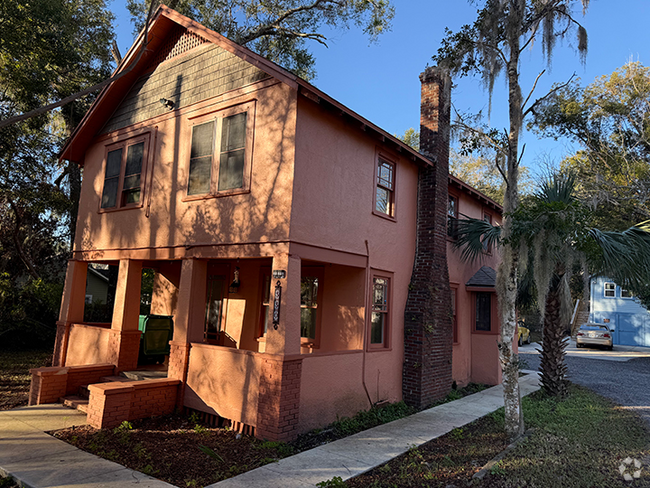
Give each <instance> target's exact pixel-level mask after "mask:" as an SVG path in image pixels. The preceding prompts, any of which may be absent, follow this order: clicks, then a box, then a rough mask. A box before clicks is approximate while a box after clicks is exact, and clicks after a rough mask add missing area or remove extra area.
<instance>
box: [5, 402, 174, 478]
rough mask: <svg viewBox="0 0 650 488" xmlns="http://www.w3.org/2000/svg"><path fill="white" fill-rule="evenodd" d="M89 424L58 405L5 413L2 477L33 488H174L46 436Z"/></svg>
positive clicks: (71, 411) (82, 416)
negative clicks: (67, 428) (130, 487)
mask: <svg viewBox="0 0 650 488" xmlns="http://www.w3.org/2000/svg"><path fill="white" fill-rule="evenodd" d="M85 423H86V414H84V413H81V412H77V411H76V410H72V409H70V408H66V407H63V406H61V405H58V404H53V405H36V406H33V407H23V408H16V409H14V410H6V411H2V412H0V474H3V475H5V476H6V475H10V476H13V477H14V478H15V479H16V480H18V481H19V482H20V484H22V485H23V486H25V487H30V488H49V487H57V488H72V487H74V488H122V487H125V486H138V487H140V488H171V487H172V485H170V484H169V483H165V482H163V481H160V480H157V479H155V478H152V477H151V476H147V475H145V474H143V473H139V472H137V471H133V470H131V469H128V468H125V467H124V466H121V465H119V464H116V463H113V462H111V461H107V460H105V459H101V458H99V457H97V456H94V455H92V454H89V453H87V452H84V451H80V450H79V449H77V448H75V447H72V446H71V445H70V444H68V443H66V442H63V441H60V440H58V439H55V438H54V437H52V436H50V435H48V434H45V433H44V431H50V430H57V429H64V428H66V427H72V426H73V425H84V424H85Z"/></svg>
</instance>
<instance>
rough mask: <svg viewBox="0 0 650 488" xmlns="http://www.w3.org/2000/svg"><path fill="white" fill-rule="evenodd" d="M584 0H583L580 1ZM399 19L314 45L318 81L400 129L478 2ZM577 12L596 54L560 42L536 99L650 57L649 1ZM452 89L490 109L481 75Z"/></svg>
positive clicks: (528, 67)
mask: <svg viewBox="0 0 650 488" xmlns="http://www.w3.org/2000/svg"><path fill="white" fill-rule="evenodd" d="M576 3H577V4H578V5H579V2H576ZM393 4H394V6H395V19H394V21H393V28H392V30H391V31H390V32H387V33H385V34H383V35H382V36H381V37H380V38H379V41H378V42H377V43H375V44H369V42H368V39H367V37H365V36H364V35H363V33H361V32H360V31H358V30H355V29H354V28H351V29H350V30H335V31H327V32H324V33H325V34H326V35H327V36H328V38H329V47H328V48H325V47H323V46H321V45H319V44H318V43H314V44H313V48H312V52H313V53H314V54H315V56H316V70H317V77H316V79H314V80H313V81H312V83H313V84H314V85H316V86H317V87H318V88H320V89H321V90H323V91H324V92H325V93H327V94H328V95H330V96H332V97H333V98H335V99H337V100H338V101H339V102H341V103H343V104H344V105H346V106H348V107H349V108H351V109H352V110H354V111H356V112H357V113H359V114H360V115H362V116H364V117H365V118H367V119H368V120H370V121H371V122H373V123H375V124H377V125H378V126H380V127H382V128H383V129H384V130H386V131H388V132H390V133H393V134H402V133H404V131H405V130H406V129H408V128H409V127H415V128H418V127H419V116H420V108H419V102H420V81H419V79H418V75H419V73H421V72H422V71H423V69H424V68H425V67H426V66H427V65H431V64H432V61H431V56H432V55H433V54H434V53H435V52H436V51H437V49H438V47H439V45H440V40H441V39H442V38H443V36H444V29H445V27H449V28H450V29H451V30H452V31H457V30H458V29H459V27H460V26H462V25H463V24H466V23H471V22H473V21H474V19H475V16H476V8H475V7H474V6H472V5H471V4H470V3H469V2H467V1H466V0H393ZM111 9H112V10H113V12H114V14H115V15H116V17H117V19H116V21H117V25H116V33H117V41H118V45H119V47H120V50H121V51H122V53H124V52H126V50H127V49H128V48H129V46H130V45H131V43H132V41H133V35H132V31H133V27H132V24H131V23H130V17H129V15H128V12H127V11H126V8H125V7H124V3H123V2H122V1H121V0H115V1H114V2H113V3H112V4H111ZM575 16H576V18H578V19H579V21H580V22H581V23H582V24H583V25H584V26H585V27H586V28H587V32H588V35H589V54H588V55H587V63H586V66H583V65H581V63H580V60H579V58H578V56H577V54H575V52H574V50H573V46H575V45H576V44H577V43H576V41H575V39H574V37H571V38H569V37H567V38H566V39H565V40H564V41H562V42H558V44H557V45H556V49H555V55H554V58H553V64H552V67H551V69H550V70H549V69H547V71H546V73H545V74H544V76H543V77H542V78H541V80H540V82H539V83H538V86H537V90H536V92H535V95H536V96H535V95H534V98H537V97H539V96H542V95H543V94H545V93H546V91H547V90H548V89H549V87H550V86H551V85H552V84H553V83H555V82H562V81H565V80H567V79H568V78H569V77H570V76H571V74H573V73H574V72H575V73H576V75H577V76H579V77H580V78H581V80H582V82H583V83H584V84H587V83H591V82H592V81H593V80H594V79H595V78H596V77H599V76H601V75H605V74H609V73H611V72H612V71H614V70H615V69H617V68H619V67H620V66H622V65H623V64H625V63H626V62H627V61H629V60H634V61H641V62H642V63H644V64H645V65H648V64H649V63H650V61H649V60H648V58H649V53H648V49H650V25H649V23H648V21H649V20H650V0H591V3H590V7H589V10H588V11H587V14H586V15H585V16H584V17H583V16H582V12H581V9H579V8H578V6H576V11H575ZM545 67H546V66H545V62H544V59H543V58H542V53H541V46H540V45H537V46H535V47H533V49H532V50H531V51H530V52H527V53H524V55H523V56H522V65H521V71H522V76H523V78H522V79H523V81H522V88H523V92H524V97H525V96H526V95H527V93H528V91H529V90H530V87H532V83H533V81H534V79H535V77H536V76H537V75H538V73H539V72H540V71H541V70H542V69H544V68H545ZM455 83H456V86H455V88H454V90H453V92H452V99H453V103H454V105H455V106H456V107H457V109H458V110H461V111H465V112H467V111H469V112H478V111H479V110H483V111H484V112H485V113H487V106H488V96H487V93H486V92H485V91H484V90H483V87H482V85H481V82H480V80H478V79H473V78H464V79H457V80H455ZM506 103H507V90H506V86H505V82H504V80H503V79H502V80H500V81H498V82H497V84H496V87H495V93H494V97H493V101H492V116H491V120H490V122H491V125H492V126H493V127H497V128H504V127H507V124H508V121H507V106H506ZM523 142H525V143H526V144H527V148H526V153H525V155H524V160H523V164H524V165H526V166H529V167H531V168H532V169H535V168H537V167H539V165H540V164H544V163H545V162H548V161H551V162H556V163H557V162H559V161H560V160H561V159H562V157H563V156H564V155H566V154H567V153H568V152H569V151H571V150H572V148H571V146H570V145H569V144H568V143H567V142H566V141H553V140H550V139H543V140H538V138H537V137H536V136H535V135H534V134H530V133H529V134H525V135H524V138H523Z"/></svg>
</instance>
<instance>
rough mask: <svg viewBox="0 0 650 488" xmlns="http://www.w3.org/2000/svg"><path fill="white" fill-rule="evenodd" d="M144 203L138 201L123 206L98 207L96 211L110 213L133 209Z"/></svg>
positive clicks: (140, 206)
mask: <svg viewBox="0 0 650 488" xmlns="http://www.w3.org/2000/svg"><path fill="white" fill-rule="evenodd" d="M143 206H144V205H143V204H142V203H138V204H135V205H124V206H123V207H115V208H100V209H99V210H98V211H97V213H100V214H102V213H111V212H121V211H122V210H133V209H135V208H142V207H143Z"/></svg>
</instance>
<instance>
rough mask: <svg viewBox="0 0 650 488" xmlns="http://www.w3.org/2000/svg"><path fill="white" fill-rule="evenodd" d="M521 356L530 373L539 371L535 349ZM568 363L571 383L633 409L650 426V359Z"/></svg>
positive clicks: (571, 359)
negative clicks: (530, 370)
mask: <svg viewBox="0 0 650 488" xmlns="http://www.w3.org/2000/svg"><path fill="white" fill-rule="evenodd" d="M537 347H541V346H537ZM614 350H615V351H616V346H614ZM519 354H520V358H521V359H522V360H523V361H525V363H524V366H525V367H526V368H527V369H532V370H535V371H537V370H538V369H539V354H537V353H536V352H535V350H534V348H531V347H530V346H529V347H524V348H522V349H521V350H520V352H519ZM566 363H567V366H568V368H569V372H568V378H569V380H571V381H572V382H574V383H576V384H579V385H582V386H586V387H588V388H590V389H592V390H593V391H595V392H596V393H598V394H600V395H603V396H605V397H607V398H610V399H611V400H613V401H614V402H616V403H618V404H619V405H622V406H624V407H629V408H631V409H633V410H634V411H636V412H637V413H638V414H639V415H640V416H641V417H643V418H644V419H645V420H646V421H647V422H648V424H649V425H650V357H641V358H635V359H630V360H628V361H620V360H604V359H587V358H580V357H571V356H568V357H567V358H566Z"/></svg>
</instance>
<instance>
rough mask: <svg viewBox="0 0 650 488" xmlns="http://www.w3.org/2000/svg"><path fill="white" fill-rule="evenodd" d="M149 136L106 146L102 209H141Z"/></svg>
mask: <svg viewBox="0 0 650 488" xmlns="http://www.w3.org/2000/svg"><path fill="white" fill-rule="evenodd" d="M148 142H149V135H148V134H146V135H144V136H140V137H134V138H131V139H127V140H125V141H122V142H118V143H117V144H113V145H111V146H108V147H107V152H106V164H105V166H104V187H103V189H102V199H101V208H102V209H103V210H110V209H116V208H123V207H135V206H140V205H141V202H142V173H143V170H144V166H145V162H146V159H147V158H146V156H147V145H148Z"/></svg>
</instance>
